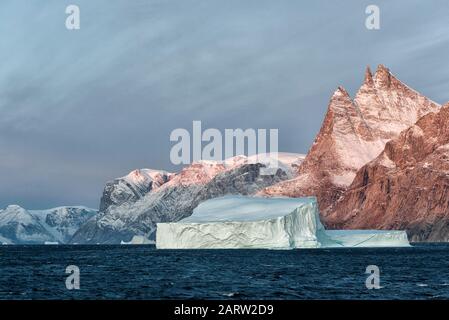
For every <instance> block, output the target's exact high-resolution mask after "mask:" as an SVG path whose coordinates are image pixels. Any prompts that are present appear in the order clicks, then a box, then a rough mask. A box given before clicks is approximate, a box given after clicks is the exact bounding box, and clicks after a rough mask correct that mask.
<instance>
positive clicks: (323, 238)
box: [156, 196, 409, 249]
mask: <svg viewBox="0 0 449 320" xmlns="http://www.w3.org/2000/svg"><path fill="white" fill-rule="evenodd" d="M404 246H409V242H408V240H407V234H406V233H405V231H379V230H325V229H324V227H323V225H322V224H321V222H320V218H319V210H318V204H317V201H316V198H315V197H308V198H259V197H244V196H225V197H221V198H216V199H212V200H208V201H205V202H203V203H201V204H200V205H199V206H198V207H197V208H196V209H195V210H194V211H193V214H192V215H191V216H190V217H188V218H185V219H183V220H181V221H179V222H176V223H158V224H157V232H156V247H157V248H158V249H235V248H241V249H249V248H252V249H293V248H339V247H340V248H344V247H404Z"/></svg>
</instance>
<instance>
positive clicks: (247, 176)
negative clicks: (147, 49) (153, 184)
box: [71, 164, 287, 244]
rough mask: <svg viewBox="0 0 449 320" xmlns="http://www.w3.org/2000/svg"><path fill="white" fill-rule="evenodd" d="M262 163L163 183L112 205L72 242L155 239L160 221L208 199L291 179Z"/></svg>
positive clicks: (170, 219)
mask: <svg viewBox="0 0 449 320" xmlns="http://www.w3.org/2000/svg"><path fill="white" fill-rule="evenodd" d="M262 167H264V165H262V164H245V165H243V166H241V167H238V168H235V169H232V170H229V171H225V172H222V173H219V174H218V175H216V176H215V177H213V178H212V179H211V180H210V181H209V182H207V183H205V184H187V185H186V184H179V185H173V184H171V185H167V186H164V187H161V188H160V189H159V190H157V191H155V192H151V193H149V194H147V195H146V196H145V197H143V198H142V199H140V200H138V201H137V202H135V203H132V204H125V205H122V206H117V207H110V208H109V210H107V211H106V212H103V213H100V214H99V215H98V216H97V217H95V218H94V219H91V220H90V221H88V223H86V224H85V225H84V226H82V227H81V228H80V230H78V232H76V234H75V235H74V237H73V239H72V241H71V242H72V243H92V244H94V243H120V242H121V241H130V240H131V238H132V237H133V236H134V235H145V236H146V237H147V238H149V239H154V237H155V230H156V223H158V222H175V221H179V220H181V219H183V218H185V217H188V216H190V215H191V214H192V213H193V209H194V208H195V207H197V206H198V204H199V203H200V202H202V201H204V200H207V199H211V198H215V197H219V196H223V195H226V194H242V195H249V194H254V193H256V192H258V191H259V190H261V189H262V188H264V187H266V186H268V185H272V184H274V183H277V182H280V181H282V180H285V179H287V174H286V172H284V171H283V170H281V169H278V170H277V172H276V174H275V175H271V176H268V175H261V174H260V169H261V168H262Z"/></svg>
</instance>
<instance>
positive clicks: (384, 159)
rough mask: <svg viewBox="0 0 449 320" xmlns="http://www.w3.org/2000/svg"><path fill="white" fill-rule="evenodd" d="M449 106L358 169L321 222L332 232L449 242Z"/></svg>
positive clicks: (389, 144) (418, 124)
mask: <svg viewBox="0 0 449 320" xmlns="http://www.w3.org/2000/svg"><path fill="white" fill-rule="evenodd" d="M448 124H449V104H448V105H445V106H444V107H442V108H441V110H440V111H438V112H436V113H430V114H428V115H426V116H424V117H422V118H421V119H420V120H419V121H418V122H417V123H416V124H415V125H413V126H411V127H410V128H409V129H407V130H405V131H403V132H402V133H401V135H400V136H399V137H398V138H396V139H394V140H392V141H390V142H388V143H387V144H386V146H385V149H384V150H383V152H382V153H381V154H380V155H379V156H378V157H377V158H376V159H374V160H373V161H371V162H370V163H368V164H366V165H365V166H363V167H362V168H361V169H360V170H359V171H358V172H357V175H356V178H355V179H354V181H353V182H352V184H351V185H350V187H349V188H348V190H347V191H346V192H345V194H344V195H343V196H342V197H341V199H340V200H339V201H338V202H337V204H336V206H335V208H334V209H333V210H332V212H331V213H330V214H329V215H328V216H327V217H326V223H327V225H328V226H330V227H333V228H347V229H367V228H370V229H404V230H407V233H408V236H409V239H410V240H411V241H448V240H449V125H448Z"/></svg>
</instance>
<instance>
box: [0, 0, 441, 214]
mask: <svg viewBox="0 0 449 320" xmlns="http://www.w3.org/2000/svg"><path fill="white" fill-rule="evenodd" d="M69 4H77V5H79V7H80V9H81V29H80V30H77V31H69V30H67V29H66V28H65V20H66V14H65V8H66V6H67V5H69ZM369 4H377V5H378V6H379V7H380V10H381V12H380V14H381V15H380V18H381V29H380V30H377V31H372V30H371V31H370V30H367V29H366V28H365V18H366V14H365V8H366V6H367V5H369ZM448 14H449V2H448V1H447V0H440V1H410V0H407V1H405V0H404V1H372V0H371V1H360V0H353V1H338V2H337V1H309V2H308V4H306V3H305V1H296V0H292V1H282V0H281V1H272V0H269V1H268V0H267V1H264V0H226V1H223V0H202V1H197V0H177V1H173V0H163V1H162V0H161V1H159V0H158V1H153V0H145V1H143V0H133V1H128V0H104V1H100V0H86V1H84V0H76V1H75V0H72V1H61V0H53V1H49V0H46V1H41V0H34V1H25V0H11V1H5V0H3V1H1V2H0V61H1V66H0V208H1V207H5V206H6V205H8V204H13V203H14V204H19V205H21V206H24V207H25V208H28V209H33V208H49V207H54V206H59V205H78V204H79V205H87V206H91V207H94V208H96V207H98V203H99V199H100V196H101V192H102V189H103V186H104V184H105V182H106V181H107V180H110V179H112V178H114V177H118V176H122V175H125V174H126V173H128V172H129V171H131V170H132V169H134V168H157V169H166V170H175V169H176V168H175V167H174V166H173V165H171V163H170V159H169V151H170V148H171V146H172V145H173V143H171V142H170V140H169V135H170V132H171V131H172V130H173V129H176V128H186V129H188V130H189V131H190V130H191V126H192V121H193V120H201V121H202V122H203V128H219V129H224V128H255V129H257V128H267V129H269V128H278V129H279V149H280V150H281V151H288V152H300V153H305V152H307V150H308V148H309V147H310V145H311V143H312V142H313V138H314V136H315V135H316V133H317V131H318V130H319V127H320V125H321V121H322V119H323V116H324V113H325V111H326V108H327V104H328V100H329V97H330V96H331V94H332V92H333V91H334V90H335V88H336V87H337V86H338V85H343V86H344V87H345V88H347V89H348V91H349V92H350V93H351V94H354V92H355V90H356V89H357V88H358V87H359V85H360V84H361V82H362V80H363V74H364V69H365V67H366V65H371V66H373V68H375V66H377V64H379V63H383V64H385V65H387V66H388V67H389V68H390V69H391V70H392V72H393V73H395V74H396V75H397V76H398V77H399V78H400V79H401V80H403V81H404V82H406V83H407V84H409V85H410V86H412V87H413V88H415V89H416V90H418V91H420V92H422V93H423V94H425V95H427V96H428V97H430V98H432V99H433V100H435V101H437V102H439V103H444V102H446V101H447V100H449V59H448V57H449V20H448Z"/></svg>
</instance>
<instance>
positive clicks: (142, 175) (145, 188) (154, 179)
mask: <svg viewBox="0 0 449 320" xmlns="http://www.w3.org/2000/svg"><path fill="white" fill-rule="evenodd" d="M172 175H173V174H172V173H169V172H166V171H162V170H152V169H138V170H134V171H132V172H130V173H129V174H128V175H126V176H124V177H121V178H117V179H114V180H112V181H109V182H107V183H106V186H105V188H104V191H103V195H102V197H101V200H100V211H106V210H107V209H108V208H109V207H110V206H113V205H114V206H119V205H121V204H124V203H126V202H134V201H137V200H138V199H140V198H142V197H143V196H144V195H146V194H147V193H148V192H150V191H151V190H155V189H157V188H159V187H160V186H161V185H163V184H164V183H166V182H167V181H168V180H170V177H171V176H172Z"/></svg>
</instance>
